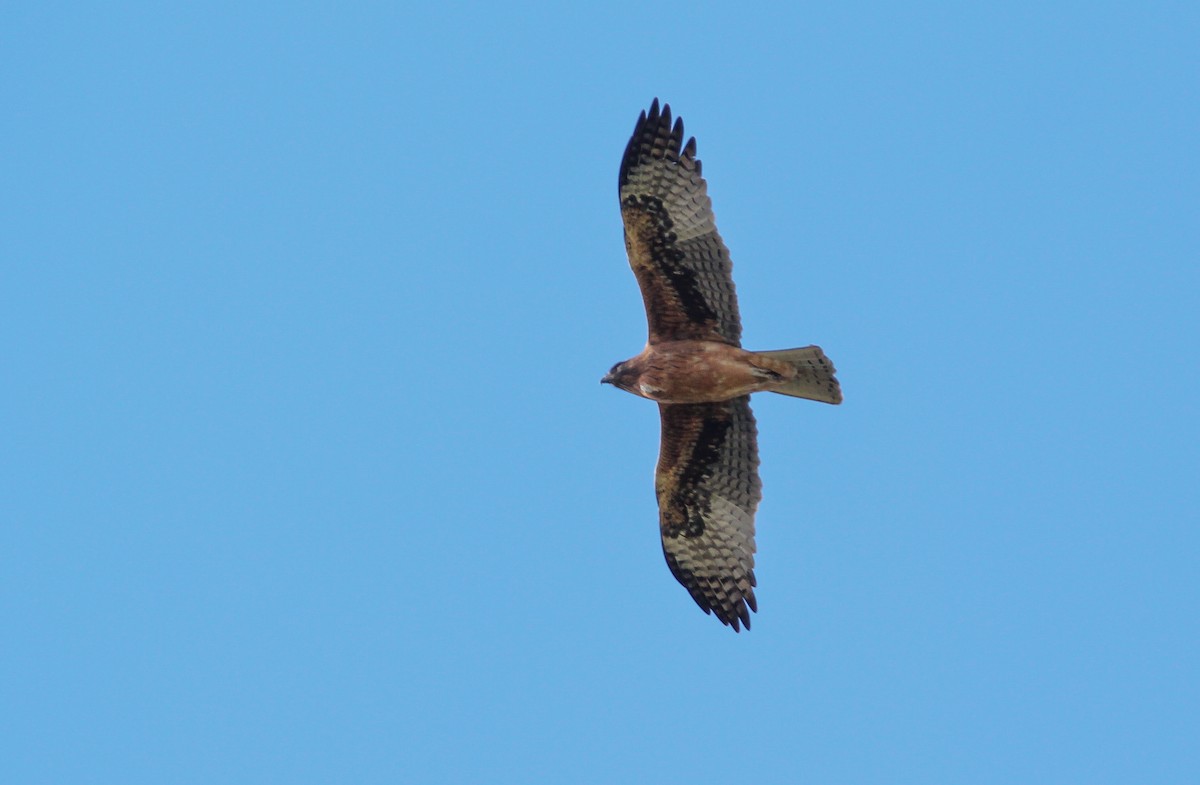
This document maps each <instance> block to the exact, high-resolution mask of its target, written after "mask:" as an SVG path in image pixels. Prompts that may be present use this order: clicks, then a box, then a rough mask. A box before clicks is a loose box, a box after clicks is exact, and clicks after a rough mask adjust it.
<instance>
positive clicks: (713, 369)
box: [605, 341, 797, 403]
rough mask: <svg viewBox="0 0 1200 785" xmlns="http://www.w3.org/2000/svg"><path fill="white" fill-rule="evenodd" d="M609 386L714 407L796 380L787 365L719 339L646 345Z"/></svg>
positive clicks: (620, 367) (665, 400)
mask: <svg viewBox="0 0 1200 785" xmlns="http://www.w3.org/2000/svg"><path fill="white" fill-rule="evenodd" d="M613 370H614V371H615V373H614V374H612V378H611V379H610V378H608V377H605V380H606V381H608V383H610V384H612V385H614V386H616V387H620V388H621V389H622V390H626V391H627V392H631V393H633V394H634V395H640V396H641V397H643V398H649V399H650V400H652V401H657V402H658V403H716V402H718V401H728V400H729V399H731V398H737V397H738V396H740V395H749V394H750V393H755V392H766V391H770V390H772V389H773V388H776V387H779V386H781V385H783V384H786V383H788V382H791V381H792V380H794V379H795V378H796V374H797V369H796V367H795V366H794V365H792V364H791V363H788V362H785V361H783V360H780V359H776V358H773V357H771V356H769V355H765V354H756V353H755V352H750V351H746V350H745V349H742V348H740V347H737V346H731V345H730V344H727V343H721V342H720V341H664V342H662V343H657V344H646V348H645V349H643V350H642V353H641V354H639V355H637V356H636V357H633V358H630V359H629V360H626V361H625V362H624V363H620V364H618V366H617V367H616V368H614V369H613Z"/></svg>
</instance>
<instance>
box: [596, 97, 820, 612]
mask: <svg viewBox="0 0 1200 785" xmlns="http://www.w3.org/2000/svg"><path fill="white" fill-rule="evenodd" d="M700 168H701V167H700V161H699V160H698V159H697V158H696V140H695V139H689V140H688V142H687V144H686V145H685V144H683V122H682V121H681V120H676V121H675V123H674V125H672V123H671V108H670V107H669V106H664V107H663V109H662V111H661V112H659V107H658V99H655V100H654V102H653V103H652V104H651V106H650V111H649V113H646V112H643V113H642V115H641V117H639V118H638V122H637V125H636V126H634V130H633V135H632V136H631V138H630V140H629V144H628V145H627V146H626V148H625V156H624V158H622V160H621V170H620V176H619V192H620V199H621V218H622V220H623V222H624V224H625V250H626V252H627V253H628V255H629V264H630V266H631V267H632V268H633V272H634V275H635V276H636V277H637V280H638V285H639V286H640V287H641V290H642V299H643V301H644V302H645V306H646V320H647V323H648V326H649V339H648V340H647V342H646V348H645V349H644V350H643V351H642V352H641V353H640V354H638V355H637V356H636V357H633V358H631V359H629V360H626V361H624V362H620V363H617V364H616V365H614V366H613V367H612V370H610V371H609V372H608V374H607V375H606V376H605V377H604V378H603V379H602V380H601V381H602V382H606V383H609V384H612V385H614V386H616V387H619V388H620V389H622V390H626V391H628V392H631V393H633V394H634V395H638V396H641V397H643V398H649V399H650V400H652V401H656V402H658V404H659V414H660V415H661V422H662V440H661V446H660V449H659V456H658V468H657V470H656V472H655V491H656V494H657V497H658V508H659V529H660V533H661V535H662V546H663V555H664V556H665V557H666V560H667V565H668V566H669V567H670V569H671V573H672V574H673V575H674V576H675V578H676V579H677V580H678V581H679V582H680V583H681V584H683V585H684V587H685V588H687V590H688V592H689V593H690V594H691V595H692V598H693V599H694V600H695V601H696V603H697V604H698V605H699V606H700V607H701V608H703V609H704V611H705V612H706V613H715V614H716V615H717V618H719V619H720V620H721V621H722V622H723V623H725V624H727V625H730V626H732V627H733V629H734V630H735V631H737V630H738V629H739V625H745V626H746V628H747V629H748V628H749V627H750V611H755V610H757V609H758V608H757V601H756V599H755V596H754V586H755V577H754V549H755V546H754V513H755V510H756V509H757V507H758V502H759V500H760V499H761V498H762V492H761V488H762V484H761V482H760V481H759V478H758V442H757V430H756V427H755V423H754V415H753V414H752V413H751V411H750V394H751V393H756V392H776V393H781V394H783V395H790V396H794V397H798V398H809V399H811V400H816V401H823V402H826V403H835V404H836V403H841V400H842V393H841V388H840V387H839V386H838V382H837V379H836V377H835V376H834V368H833V364H832V363H831V362H829V360H828V358H826V357H825V354H824V352H822V351H821V349H820V347H817V346H806V347H803V348H799V349H783V350H779V351H771V352H751V351H747V350H745V349H743V348H742V347H741V333H742V323H741V317H740V315H739V314H738V306H737V294H736V292H735V290H734V286H733V275H732V269H733V264H732V262H731V261H730V259H729V250H728V249H727V248H726V247H725V243H724V242H722V240H721V236H720V235H719V234H718V233H717V226H716V222H715V220H714V218H713V214H712V202H711V201H710V200H709V198H708V193H707V184H706V183H705V181H704V178H703V177H702V176H701V174H700Z"/></svg>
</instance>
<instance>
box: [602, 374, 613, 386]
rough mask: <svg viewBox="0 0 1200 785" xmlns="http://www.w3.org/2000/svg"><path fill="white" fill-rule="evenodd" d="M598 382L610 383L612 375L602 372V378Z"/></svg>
mask: <svg viewBox="0 0 1200 785" xmlns="http://www.w3.org/2000/svg"><path fill="white" fill-rule="evenodd" d="M600 383H601V384H612V383H613V375H612V374H611V373H606V374H604V378H603V379H601V380H600Z"/></svg>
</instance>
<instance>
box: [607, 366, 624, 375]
mask: <svg viewBox="0 0 1200 785" xmlns="http://www.w3.org/2000/svg"><path fill="white" fill-rule="evenodd" d="M624 364H625V363H617V364H616V365H614V366H613V367H612V368H609V369H608V372H609V373H610V374H612V375H614V376H615V375H616V373H617V371H619V370H621V366H622V365H624Z"/></svg>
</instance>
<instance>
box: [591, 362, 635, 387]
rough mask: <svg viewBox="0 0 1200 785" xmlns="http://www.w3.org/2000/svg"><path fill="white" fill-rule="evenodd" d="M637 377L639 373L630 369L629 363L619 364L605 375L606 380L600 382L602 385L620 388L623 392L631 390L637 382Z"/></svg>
mask: <svg viewBox="0 0 1200 785" xmlns="http://www.w3.org/2000/svg"><path fill="white" fill-rule="evenodd" d="M637 375H638V374H637V371H636V370H635V369H633V368H631V367H630V364H629V362H628V361H625V362H619V363H617V364H616V365H614V366H613V367H612V368H610V369H609V371H608V373H606V374H604V378H603V379H601V380H600V383H601V384H611V385H612V386H613V387H620V388H621V389H622V390H629V389H630V388H631V387H633V383H634V382H635V381H636V380H637Z"/></svg>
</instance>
